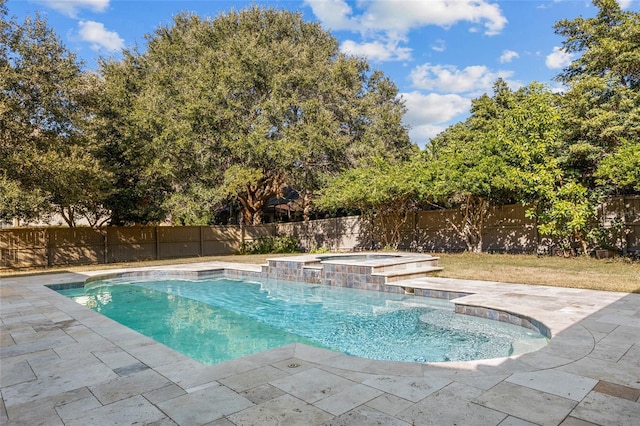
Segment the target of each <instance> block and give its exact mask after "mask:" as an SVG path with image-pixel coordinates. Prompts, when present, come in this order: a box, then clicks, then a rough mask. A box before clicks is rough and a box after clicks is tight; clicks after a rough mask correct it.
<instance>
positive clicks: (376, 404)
mask: <svg viewBox="0 0 640 426" xmlns="http://www.w3.org/2000/svg"><path fill="white" fill-rule="evenodd" d="M367 405H368V406H369V407H371V408H374V409H376V410H378V411H381V412H383V413H387V414H390V415H392V416H395V415H396V414H398V413H399V412H401V411H403V410H406V409H407V408H409V407H411V406H412V405H413V402H411V401H408V400H406V399H404V398H400V397H399V396H395V395H390V394H388V393H384V394H382V395H380V396H379V397H377V398H375V399H372V400H371V401H369V402H367Z"/></svg>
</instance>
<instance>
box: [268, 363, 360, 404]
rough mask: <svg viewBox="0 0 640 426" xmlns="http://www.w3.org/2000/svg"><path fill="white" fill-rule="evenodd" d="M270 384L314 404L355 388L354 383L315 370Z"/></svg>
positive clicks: (317, 369) (326, 372)
mask: <svg viewBox="0 0 640 426" xmlns="http://www.w3.org/2000/svg"><path fill="white" fill-rule="evenodd" d="M270 384H271V385H273V386H275V387H277V388H279V389H282V390H283V391H285V392H287V393H290V394H291V395H293V396H295V397H297V398H300V399H302V400H304V401H306V402H310V403H314V402H316V401H318V400H321V399H323V398H327V397H329V396H331V395H335V394H336V393H339V392H341V391H343V390H344V389H347V388H349V387H351V386H353V385H354V382H352V381H350V380H347V379H345V378H343V377H340V376H338V375H335V374H332V373H329V372H328V371H324V370H321V369H319V368H313V369H311V370H306V371H302V372H300V373H298V374H294V375H291V376H287V377H284V378H282V379H277V380H274V381H272V382H271V383H270Z"/></svg>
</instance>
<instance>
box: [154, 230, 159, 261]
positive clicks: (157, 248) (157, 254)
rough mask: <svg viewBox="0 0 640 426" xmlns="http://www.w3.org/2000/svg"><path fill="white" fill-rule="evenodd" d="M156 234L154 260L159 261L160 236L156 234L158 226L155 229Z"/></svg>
mask: <svg viewBox="0 0 640 426" xmlns="http://www.w3.org/2000/svg"><path fill="white" fill-rule="evenodd" d="M155 229H156V232H155V235H156V260H160V235H159V233H158V226H157V225H156V227H155Z"/></svg>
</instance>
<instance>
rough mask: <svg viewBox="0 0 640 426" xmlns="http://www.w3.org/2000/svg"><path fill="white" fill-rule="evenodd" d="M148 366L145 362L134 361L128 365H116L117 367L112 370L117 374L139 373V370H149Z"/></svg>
mask: <svg viewBox="0 0 640 426" xmlns="http://www.w3.org/2000/svg"><path fill="white" fill-rule="evenodd" d="M111 368H113V367H111ZM149 368H150V367H149V366H148V365H147V364H143V363H141V362H139V361H136V362H134V363H132V364H129V365H124V366H122V367H118V368H113V372H114V373H116V374H117V375H118V376H121V377H123V376H130V375H131V374H136V373H139V372H141V371H145V370H149Z"/></svg>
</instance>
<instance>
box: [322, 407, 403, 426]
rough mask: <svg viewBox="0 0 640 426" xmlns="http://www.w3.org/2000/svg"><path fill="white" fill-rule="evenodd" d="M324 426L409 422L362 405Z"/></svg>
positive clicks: (399, 425)
mask: <svg viewBox="0 0 640 426" xmlns="http://www.w3.org/2000/svg"><path fill="white" fill-rule="evenodd" d="M324 425H326V426H370V425H384V426H409V425H411V423H406V422H404V421H402V420H400V419H398V418H396V417H392V416H389V415H388V414H385V413H382V412H380V411H378V410H375V409H373V408H371V407H368V406H366V405H363V406H361V407H357V408H355V409H353V410H351V411H348V412H346V413H344V414H342V415H340V416H338V417H336V418H334V419H332V420H330V421H328V422H325V423H324Z"/></svg>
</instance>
